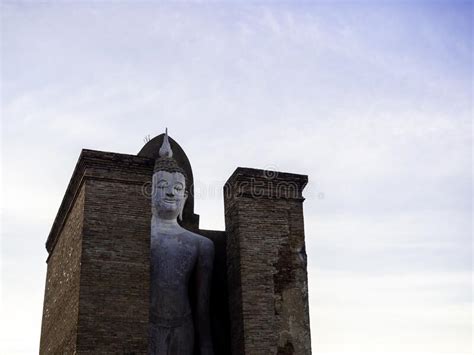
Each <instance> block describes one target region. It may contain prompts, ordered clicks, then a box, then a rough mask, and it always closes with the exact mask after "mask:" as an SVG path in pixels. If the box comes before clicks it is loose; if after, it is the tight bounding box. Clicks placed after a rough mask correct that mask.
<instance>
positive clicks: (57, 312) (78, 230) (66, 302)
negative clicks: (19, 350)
mask: <svg viewBox="0 0 474 355" xmlns="http://www.w3.org/2000/svg"><path fill="white" fill-rule="evenodd" d="M84 200H85V188H84V186H82V188H81V189H80V190H79V191H78V195H77V198H75V203H74V206H73V208H72V209H71V211H70V212H69V214H68V216H67V219H66V220H65V224H64V227H63V228H62V230H61V234H60V236H59V238H58V242H57V245H56V247H55V252H54V253H53V254H51V255H50V257H49V259H48V271H47V275H46V286H45V293H44V309H43V322H42V326H41V341H40V353H41V354H58V353H69V354H72V353H74V352H75V351H76V334H77V321H78V312H79V289H80V273H81V254H82V253H81V250H82V245H81V244H82V229H83V220H84Z"/></svg>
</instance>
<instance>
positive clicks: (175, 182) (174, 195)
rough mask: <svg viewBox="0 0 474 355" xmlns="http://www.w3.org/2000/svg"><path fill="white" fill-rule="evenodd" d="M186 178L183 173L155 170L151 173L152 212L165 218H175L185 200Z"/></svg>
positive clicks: (181, 209)
mask: <svg viewBox="0 0 474 355" xmlns="http://www.w3.org/2000/svg"><path fill="white" fill-rule="evenodd" d="M185 188H186V180H185V178H184V176H183V174H181V173H178V172H174V173H170V172H168V171H157V172H156V173H154V174H153V194H152V197H151V198H152V207H153V213H157V214H158V215H159V216H160V217H162V218H166V219H176V217H178V216H179V215H180V214H181V213H182V211H183V208H184V203H185V202H186V198H187V193H186V190H185Z"/></svg>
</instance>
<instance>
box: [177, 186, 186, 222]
mask: <svg viewBox="0 0 474 355" xmlns="http://www.w3.org/2000/svg"><path fill="white" fill-rule="evenodd" d="M187 199H188V193H187V192H185V193H184V198H183V200H182V201H181V205H180V206H179V216H178V217H179V220H180V221H182V220H183V210H184V205H185V204H186V200H187Z"/></svg>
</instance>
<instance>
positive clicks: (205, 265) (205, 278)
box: [195, 239, 214, 355]
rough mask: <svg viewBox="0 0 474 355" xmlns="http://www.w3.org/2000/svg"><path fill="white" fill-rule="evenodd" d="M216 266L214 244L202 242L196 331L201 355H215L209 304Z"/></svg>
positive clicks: (197, 290) (197, 277) (198, 277)
mask: <svg viewBox="0 0 474 355" xmlns="http://www.w3.org/2000/svg"><path fill="white" fill-rule="evenodd" d="M213 264H214V243H213V242H212V241H211V240H208V239H205V240H203V241H201V243H200V248H199V257H198V260H197V269H196V297H197V300H196V308H197V309H196V313H197V314H196V315H197V319H196V322H195V323H196V329H197V333H198V341H199V348H200V350H201V355H213V354H214V351H213V347H212V339H211V321H210V312H209V302H210V297H211V279H212V269H213Z"/></svg>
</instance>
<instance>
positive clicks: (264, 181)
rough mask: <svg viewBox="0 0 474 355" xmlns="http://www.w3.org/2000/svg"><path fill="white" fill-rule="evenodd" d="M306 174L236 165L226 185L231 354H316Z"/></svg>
mask: <svg viewBox="0 0 474 355" xmlns="http://www.w3.org/2000/svg"><path fill="white" fill-rule="evenodd" d="M307 181H308V177H307V176H306V175H297V174H289V173H281V172H274V171H264V170H258V169H249V168H237V170H236V171H235V172H234V173H233V174H232V176H231V177H230V178H229V180H228V181H227V183H226V185H225V187H224V204H225V221H226V232H227V238H228V239H227V269H228V270H227V273H228V287H229V307H230V318H231V334H232V354H233V355H240V354H246V355H254V354H255V355H258V354H278V355H284V354H285V355H286V354H298V355H303V354H311V341H310V329H309V309H308V282H307V273H306V252H305V242H304V223H303V200H304V198H303V197H302V191H303V188H304V186H305V185H306V183H307Z"/></svg>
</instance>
